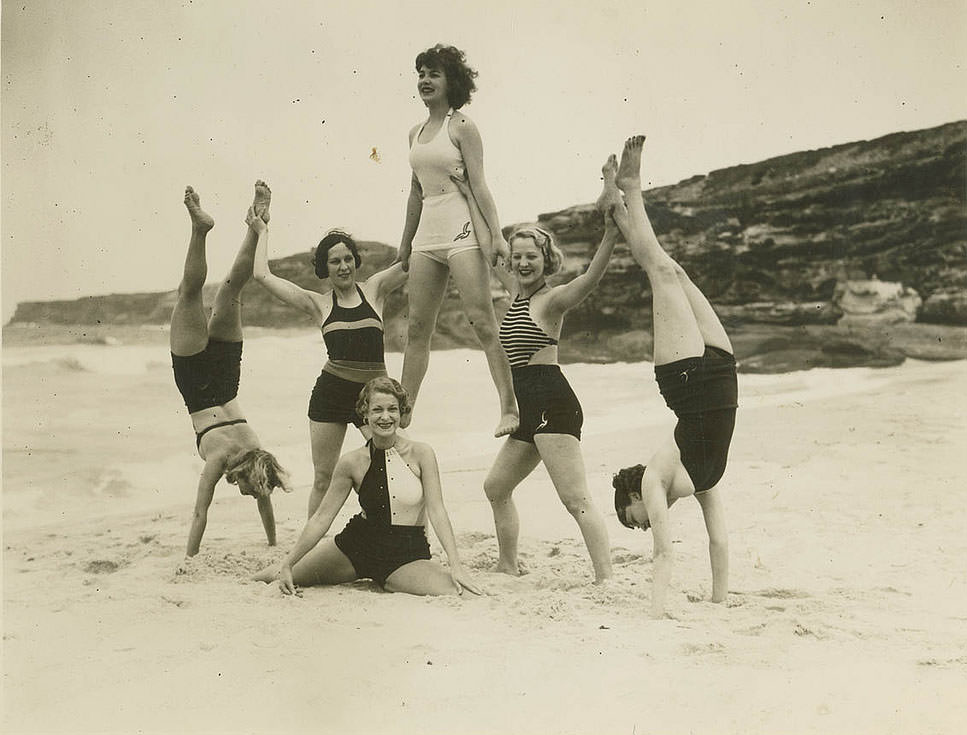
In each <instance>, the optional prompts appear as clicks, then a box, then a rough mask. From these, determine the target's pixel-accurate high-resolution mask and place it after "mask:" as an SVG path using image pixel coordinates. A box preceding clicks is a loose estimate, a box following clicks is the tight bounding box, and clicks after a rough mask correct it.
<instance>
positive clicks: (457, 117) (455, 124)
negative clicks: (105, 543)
mask: <svg viewBox="0 0 967 735" xmlns="http://www.w3.org/2000/svg"><path fill="white" fill-rule="evenodd" d="M450 130H451V131H452V132H454V133H456V134H457V135H459V134H460V133H461V132H463V131H469V130H473V131H476V130H477V126H476V124H475V123H474V121H473V120H472V119H470V117H469V116H468V115H467V113H465V112H462V111H461V110H454V111H453V115H451V116H450Z"/></svg>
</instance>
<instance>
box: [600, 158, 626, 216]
mask: <svg viewBox="0 0 967 735" xmlns="http://www.w3.org/2000/svg"><path fill="white" fill-rule="evenodd" d="M617 173H618V159H617V158H615V156H614V153H612V154H611V155H610V156H608V160H607V161H605V163H604V165H603V166H602V167H601V175H602V176H603V177H604V190H603V191H602V192H601V196H599V197H598V201H596V202H595V203H594V206H595V207H597V209H598V211H599V212H608V211H610V210H611V209H613V208H614V207H615V206H616V205H618V204H621V203H622V199H621V192H620V191H618V185H617V184H616V183H615V176H616V174H617Z"/></svg>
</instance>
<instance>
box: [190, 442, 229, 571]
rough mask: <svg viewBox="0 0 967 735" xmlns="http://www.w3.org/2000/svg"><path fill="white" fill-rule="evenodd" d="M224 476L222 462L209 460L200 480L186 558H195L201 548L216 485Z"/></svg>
mask: <svg viewBox="0 0 967 735" xmlns="http://www.w3.org/2000/svg"><path fill="white" fill-rule="evenodd" d="M221 476H222V465H221V462H218V461H216V460H209V461H207V462H205V467H204V469H202V471H201V476H200V477H199V478H198V493H197V495H196V496H195V512H194V515H193V516H192V518H191V529H190V530H189V531H188V548H187V550H186V551H185V556H194V555H195V554H197V553H198V549H199V548H200V547H201V537H202V536H203V535H204V534H205V526H207V525H208V507H209V506H210V505H211V504H212V498H213V497H214V496H215V485H216V484H217V483H218V480H219V479H220V478H221Z"/></svg>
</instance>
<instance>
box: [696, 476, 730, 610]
mask: <svg viewBox="0 0 967 735" xmlns="http://www.w3.org/2000/svg"><path fill="white" fill-rule="evenodd" d="M695 499H696V500H698V503H699V505H701V506H702V515H703V516H705V528H706V530H707V531H708V556H709V560H710V561H711V563H712V602H725V598H726V597H728V594H729V532H728V528H727V526H726V523H725V507H724V506H723V504H722V497H721V495H720V494H719V491H718V488H712V489H711V490H708V491H706V492H704V493H697V494H696V495H695Z"/></svg>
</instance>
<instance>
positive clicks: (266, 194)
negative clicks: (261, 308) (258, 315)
mask: <svg viewBox="0 0 967 735" xmlns="http://www.w3.org/2000/svg"><path fill="white" fill-rule="evenodd" d="M270 198H271V192H270V191H269V187H268V186H266V185H265V182H263V181H256V182H255V199H254V201H253V206H254V204H255V203H259V204H260V208H261V209H262V211H263V213H264V214H263V215H262V218H263V219H267V218H268V206H269V199H270ZM256 243H258V233H256V232H255V230H253V229H252V228H251V227H249V228H248V229H247V230H246V231H245V237H244V238H243V239H242V245H241V247H239V249H238V254H237V255H236V256H235V262H233V263H232V267H231V270H229V272H228V275H227V276H226V277H225V280H224V281H222V283H221V285H220V286H219V287H218V291H217V292H216V293H215V303H214V304H213V305H212V315H211V317H210V318H209V320H208V335H209V336H210V337H212V338H214V339H218V340H222V341H224V342H240V341H241V340H242V299H241V294H242V288H243V287H244V286H245V284H246V283H248V281H249V279H250V278H251V277H252V269H253V267H254V266H255V245H256Z"/></svg>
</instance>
